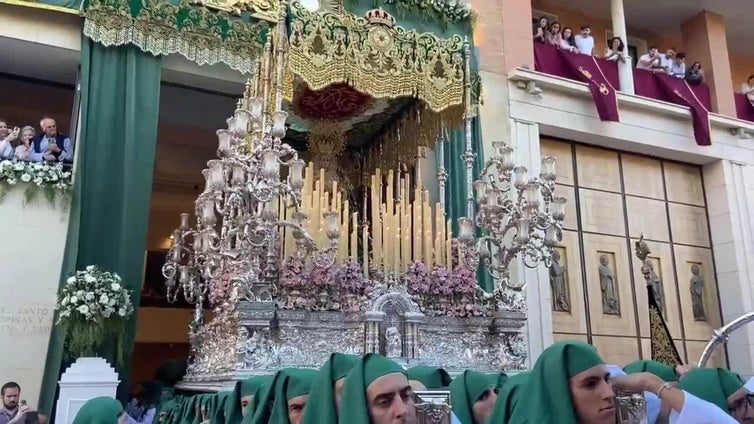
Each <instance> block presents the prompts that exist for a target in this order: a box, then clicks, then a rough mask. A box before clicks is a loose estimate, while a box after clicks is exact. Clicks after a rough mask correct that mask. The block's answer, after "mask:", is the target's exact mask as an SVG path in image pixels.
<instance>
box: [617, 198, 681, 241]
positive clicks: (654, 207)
mask: <svg viewBox="0 0 754 424" xmlns="http://www.w3.org/2000/svg"><path fill="white" fill-rule="evenodd" d="M626 211H627V215H628V232H629V236H631V237H634V238H639V237H641V235H642V233H643V234H644V237H645V238H646V239H648V240H657V241H665V242H667V241H670V231H669V229H668V216H667V213H666V211H665V202H663V201H660V200H650V199H642V198H640V197H633V196H626Z"/></svg>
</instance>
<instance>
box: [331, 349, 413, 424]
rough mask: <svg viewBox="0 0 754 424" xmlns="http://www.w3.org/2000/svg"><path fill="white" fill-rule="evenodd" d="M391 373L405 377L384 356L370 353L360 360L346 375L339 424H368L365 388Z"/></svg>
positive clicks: (403, 371)
mask: <svg viewBox="0 0 754 424" xmlns="http://www.w3.org/2000/svg"><path fill="white" fill-rule="evenodd" d="M393 373H401V374H403V375H406V371H405V370H404V369H403V367H401V366H400V365H398V364H397V363H396V362H394V361H391V360H390V359H387V358H385V357H384V356H381V355H378V354H376V353H370V354H368V355H366V356H364V357H363V358H361V363H359V364H357V365H356V366H355V367H353V369H352V370H351V371H350V372H349V373H348V375H347V376H346V381H345V384H344V385H343V398H342V400H341V407H340V422H341V423H347V424H370V422H371V419H370V417H369V405H368V402H367V387H369V385H370V384H372V383H373V382H374V380H377V379H378V378H380V377H382V376H385V375H388V374H393ZM406 379H408V377H406ZM323 424H328V423H323Z"/></svg>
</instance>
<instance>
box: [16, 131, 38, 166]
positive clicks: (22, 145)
mask: <svg viewBox="0 0 754 424" xmlns="http://www.w3.org/2000/svg"><path fill="white" fill-rule="evenodd" d="M19 134H20V136H19V137H18V144H17V145H16V148H15V150H14V156H15V157H16V159H18V160H29V154H30V153H31V149H32V148H33V146H32V140H34V136H35V135H36V131H34V127H32V126H29V125H27V126H25V127H23V128H21V132H20V133H19Z"/></svg>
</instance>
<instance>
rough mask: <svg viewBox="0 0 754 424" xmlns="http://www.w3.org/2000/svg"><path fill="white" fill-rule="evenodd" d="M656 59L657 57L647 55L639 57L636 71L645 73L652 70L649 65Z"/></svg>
mask: <svg viewBox="0 0 754 424" xmlns="http://www.w3.org/2000/svg"><path fill="white" fill-rule="evenodd" d="M657 59H658V58H657V56H655V57H652V56H650V55H649V53H644V54H643V55H641V56H639V61H638V62H637V63H636V69H645V70H647V71H651V70H652V69H653V68H652V65H651V63H653V62H654V61H655V60H657ZM648 64H649V65H648Z"/></svg>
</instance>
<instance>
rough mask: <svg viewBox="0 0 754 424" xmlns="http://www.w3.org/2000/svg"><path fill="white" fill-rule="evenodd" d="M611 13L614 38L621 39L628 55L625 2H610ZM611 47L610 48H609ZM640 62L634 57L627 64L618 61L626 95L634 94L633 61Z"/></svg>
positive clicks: (613, 0)
mask: <svg viewBox="0 0 754 424" xmlns="http://www.w3.org/2000/svg"><path fill="white" fill-rule="evenodd" d="M610 11H611V15H612V19H613V37H620V39H621V40H623V43H624V44H625V45H626V48H625V50H624V53H625V54H628V33H627V31H626V14H625V13H624V10H623V0H610ZM608 47H610V46H608ZM634 60H638V58H636V57H632V58H631V60H626V62H625V63H623V62H620V61H618V79H619V80H620V91H622V92H624V93H626V94H634V74H633V69H632V67H631V61H634Z"/></svg>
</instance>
